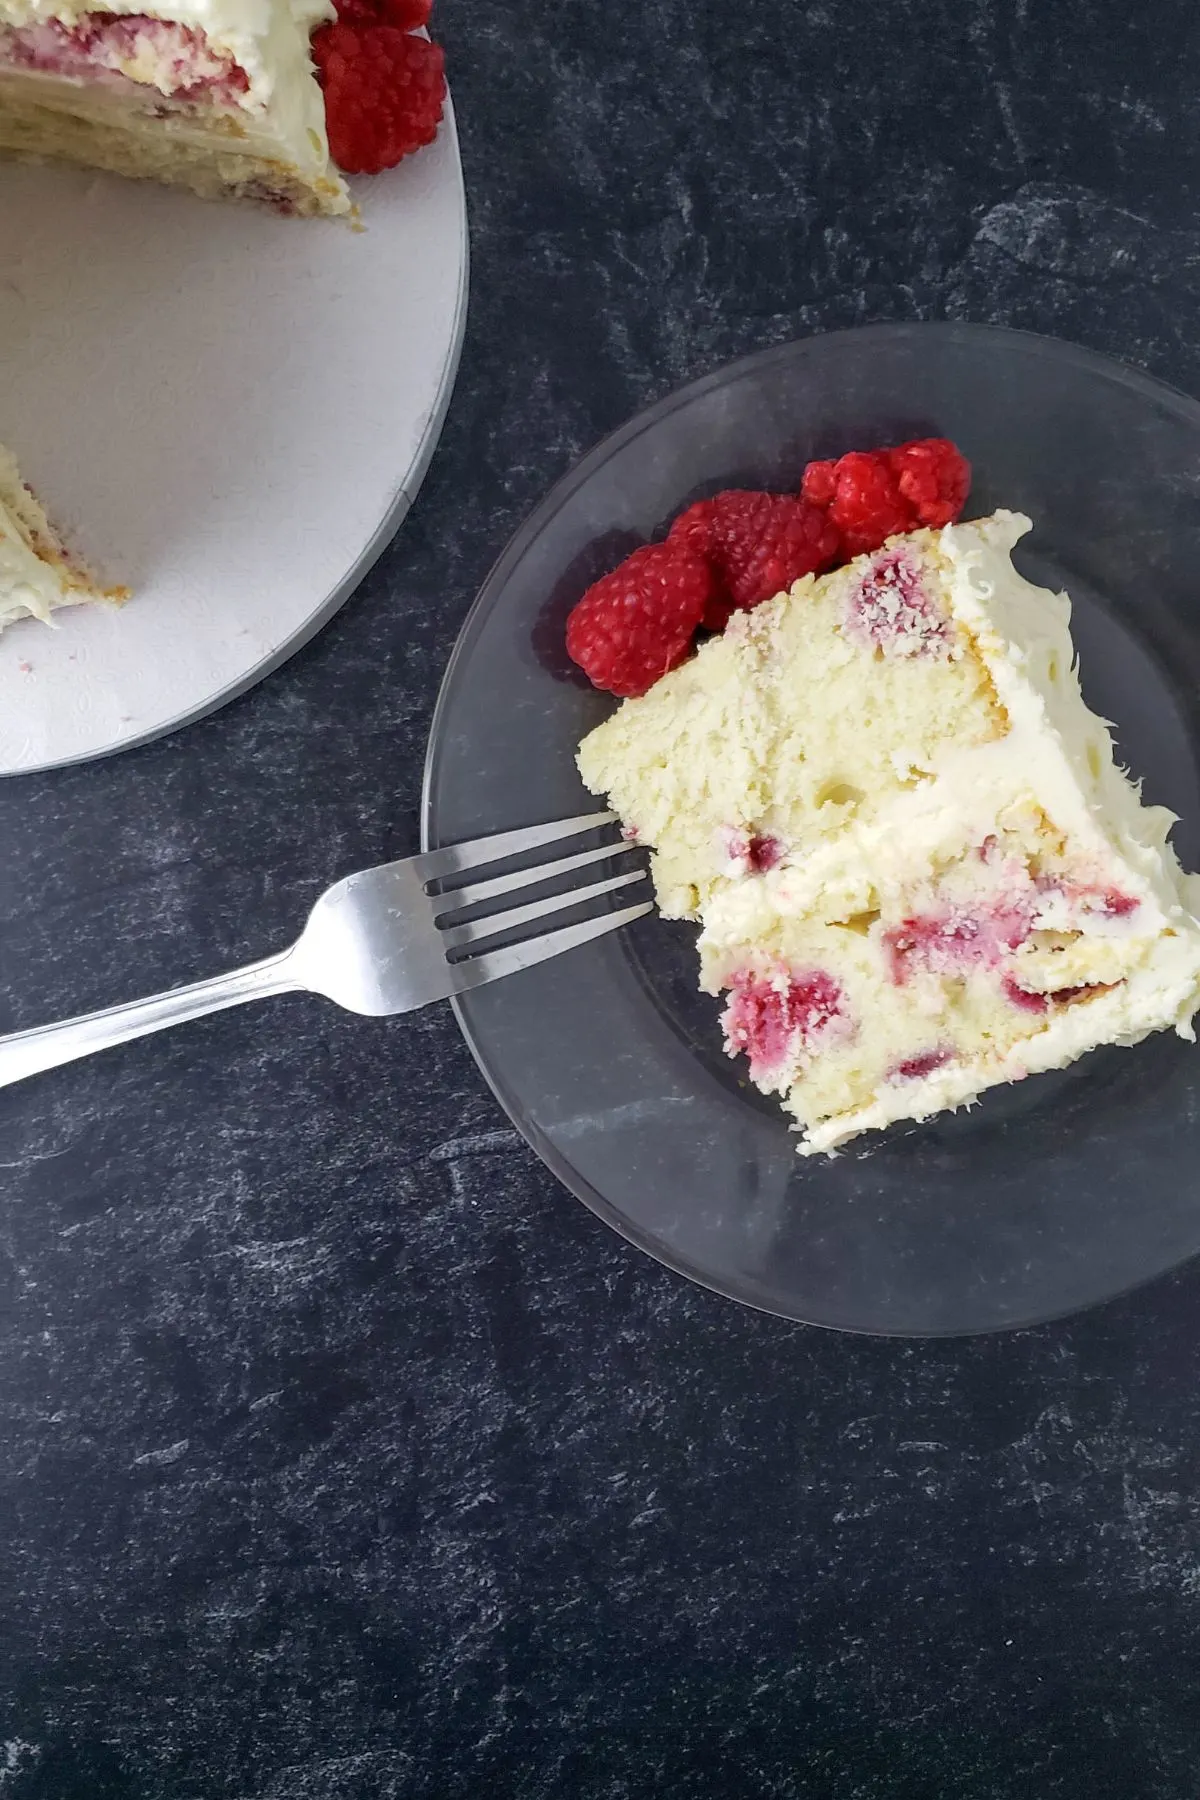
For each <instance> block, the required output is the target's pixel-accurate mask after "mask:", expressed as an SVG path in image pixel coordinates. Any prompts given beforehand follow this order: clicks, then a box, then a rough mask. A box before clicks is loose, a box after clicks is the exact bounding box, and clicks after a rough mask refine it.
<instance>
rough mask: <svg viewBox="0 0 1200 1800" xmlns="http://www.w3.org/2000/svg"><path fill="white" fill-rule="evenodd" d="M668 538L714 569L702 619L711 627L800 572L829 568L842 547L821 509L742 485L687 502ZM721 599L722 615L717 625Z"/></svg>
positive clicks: (765, 597)
mask: <svg viewBox="0 0 1200 1800" xmlns="http://www.w3.org/2000/svg"><path fill="white" fill-rule="evenodd" d="M668 542H673V543H683V544H686V545H687V547H688V548H689V549H690V550H692V551H693V552H694V553H697V554H701V555H706V556H707V557H708V559H709V561H710V562H711V563H712V565H713V568H714V569H715V571H716V574H717V576H718V578H719V580H720V583H721V591H720V592H719V594H718V596H717V600H716V602H714V604H713V605H712V606H711V607H710V608H709V615H708V616H706V618H705V621H704V623H705V624H706V625H708V626H709V628H710V629H720V626H721V625H723V624H724V623H726V621H727V619H728V612H729V610H731V609H736V608H743V609H748V608H750V607H753V606H758V605H759V604H760V603H761V602H762V601H763V600H770V599H771V597H772V596H773V595H774V594H778V593H781V592H782V591H783V589H784V588H789V587H791V585H792V583H793V582H794V581H799V579H800V577H801V576H802V575H811V574H814V573H815V572H816V571H817V570H820V569H827V568H829V567H830V565H831V564H832V563H833V562H834V561H835V560H836V558H837V554H838V550H839V547H840V545H839V540H838V534H837V532H836V531H835V530H834V529H833V528H832V526H831V525H830V522H829V519H828V518H827V517H826V515H825V514H824V513H823V512H822V511H821V510H820V508H819V507H816V506H810V505H809V504H808V502H807V501H806V500H797V499H794V498H793V497H792V496H791V495H790V494H760V493H754V492H749V491H746V490H743V489H740V488H729V489H727V490H726V491H725V492H724V493H722V494H714V495H713V498H712V499H711V500H698V501H697V502H696V503H695V505H694V506H689V507H688V509H687V511H686V512H682V513H680V515H679V517H678V518H677V519H676V521H675V523H674V525H672V527H671V532H670V537H669V538H668ZM722 600H723V601H724V602H725V618H723V619H720V622H719V624H718V623H716V620H717V618H718V616H719V610H720V608H719V604H718V603H719V602H720V601H722ZM730 603H731V606H730ZM710 618H711V619H713V621H714V623H713V624H711V625H710Z"/></svg>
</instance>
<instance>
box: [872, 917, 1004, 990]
mask: <svg viewBox="0 0 1200 1800" xmlns="http://www.w3.org/2000/svg"><path fill="white" fill-rule="evenodd" d="M1031 914H1032V909H1031V907H1030V906H1029V905H1028V904H1022V902H1021V901H1020V900H1019V899H1014V900H1011V901H1004V900H1001V901H997V902H996V903H995V904H994V905H992V906H980V907H977V908H975V909H974V910H973V911H971V912H965V911H959V910H955V909H949V908H948V909H947V910H946V911H945V912H943V913H920V914H917V915H916V916H915V917H913V918H911V919H904V920H902V921H901V923H900V924H899V925H894V926H893V927H892V929H891V930H890V931H885V932H884V934H883V942H884V946H885V948H886V950H887V955H888V962H889V965H890V969H891V977H892V980H893V981H894V982H895V984H896V986H897V987H903V986H904V985H905V983H906V982H907V981H908V980H909V979H910V978H911V976H912V974H913V972H914V971H915V970H917V969H929V970H930V971H932V973H933V974H935V975H957V974H960V973H961V972H962V971H964V970H966V969H970V968H995V967H996V966H997V965H998V964H999V963H1001V962H1003V961H1004V959H1005V957H1006V956H1007V955H1008V954H1009V952H1010V951H1012V950H1015V949H1016V948H1017V947H1018V945H1020V944H1023V943H1024V942H1025V939H1026V938H1027V937H1028V936H1029V933H1030V931H1031V930H1032V929H1033V924H1032V916H1031Z"/></svg>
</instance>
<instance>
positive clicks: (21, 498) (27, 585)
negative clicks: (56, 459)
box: [0, 444, 129, 631]
mask: <svg viewBox="0 0 1200 1800" xmlns="http://www.w3.org/2000/svg"><path fill="white" fill-rule="evenodd" d="M128 598H129V589H128V588H103V587H101V586H99V584H98V583H97V582H96V580H95V578H94V576H93V575H92V574H91V573H90V572H89V571H88V569H87V568H86V567H85V566H84V565H83V563H81V562H80V561H79V560H78V558H77V557H75V556H73V555H72V554H71V553H70V551H68V550H67V549H66V548H65V546H64V545H63V543H62V541H61V539H60V538H59V536H58V534H57V532H56V531H55V530H54V527H53V526H52V525H51V523H50V521H49V519H48V518H47V517H46V514H45V512H44V510H43V509H42V507H41V505H40V504H39V502H38V500H37V499H36V497H35V496H34V495H33V494H32V493H31V492H30V491H29V489H28V488H27V487H26V486H25V484H24V482H23V481H22V480H21V477H20V474H19V472H18V470H17V464H16V459H15V457H14V456H13V455H12V454H11V452H10V451H8V450H6V449H5V448H4V446H3V444H0V631H3V630H4V628H5V626H6V625H12V624H15V623H16V621H17V620H18V619H30V618H33V619H42V620H43V621H48V620H49V618H50V615H51V613H52V612H54V611H55V610H56V609H57V608H58V607H60V606H79V605H81V604H82V603H84V602H85V601H90V600H109V601H113V602H115V603H117V604H120V602H121V601H123V600H127V599H128Z"/></svg>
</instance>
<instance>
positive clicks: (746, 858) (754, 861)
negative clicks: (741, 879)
mask: <svg viewBox="0 0 1200 1800" xmlns="http://www.w3.org/2000/svg"><path fill="white" fill-rule="evenodd" d="M721 847H722V850H723V852H724V855H725V858H726V860H727V861H728V864H729V866H730V868H731V869H735V870H737V871H738V873H740V874H742V875H769V874H770V872H771V870H772V869H777V868H778V867H779V865H780V863H781V862H782V861H783V858H784V845H783V843H782V842H781V840H780V839H779V838H777V837H773V836H772V835H771V833H770V832H766V831H764V832H757V831H740V830H737V829H736V828H735V827H733V826H726V827H725V828H724V829H723V831H722V832H721Z"/></svg>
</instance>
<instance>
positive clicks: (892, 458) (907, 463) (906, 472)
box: [884, 438, 971, 525]
mask: <svg viewBox="0 0 1200 1800" xmlns="http://www.w3.org/2000/svg"><path fill="white" fill-rule="evenodd" d="M884 454H885V455H886V457H887V460H888V465H889V467H890V468H891V471H892V474H893V475H894V476H895V477H896V485H897V486H898V487H899V489H900V492H901V494H902V495H903V497H904V499H905V500H906V501H907V502H908V504H909V506H910V507H911V508H912V510H913V512H915V514H916V515H917V520H918V522H919V523H920V524H922V525H950V524H953V522H954V520H955V519H957V517H958V515H959V513H960V512H961V511H962V509H963V507H964V505H965V504H966V498H967V491H968V489H969V488H970V486H971V465H970V463H969V462H968V461H967V459H966V457H965V456H964V455H963V454H962V452H961V451H960V450H958V449H957V448H956V447H955V445H953V444H952V443H951V442H950V440H949V438H918V439H917V440H915V441H914V442H913V443H911V444H901V445H900V448H899V449H898V450H888V451H885V453H884Z"/></svg>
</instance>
